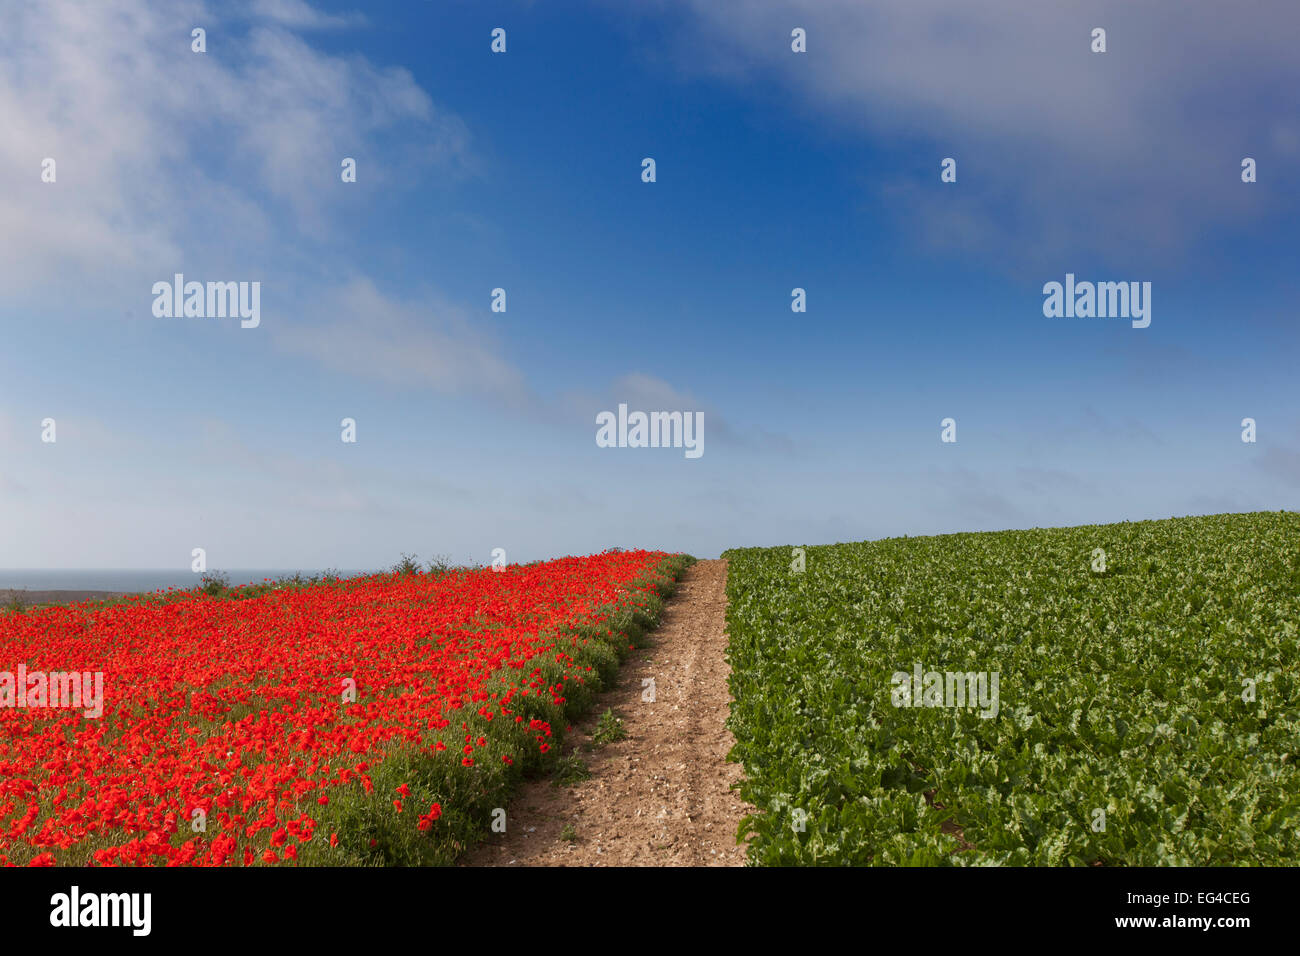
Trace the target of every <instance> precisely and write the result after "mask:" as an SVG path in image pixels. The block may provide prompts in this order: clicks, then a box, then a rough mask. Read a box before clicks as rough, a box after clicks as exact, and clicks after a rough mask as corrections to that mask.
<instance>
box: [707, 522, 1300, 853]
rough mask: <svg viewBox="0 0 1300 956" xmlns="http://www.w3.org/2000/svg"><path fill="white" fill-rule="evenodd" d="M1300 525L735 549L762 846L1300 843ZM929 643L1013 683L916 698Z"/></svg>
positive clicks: (1100, 529) (1136, 848)
mask: <svg viewBox="0 0 1300 956" xmlns="http://www.w3.org/2000/svg"><path fill="white" fill-rule="evenodd" d="M1298 541H1300V515H1297V514H1295V513H1293V512H1280V513H1256V514H1246V515H1215V516H1210V517H1200V518H1180V519H1170V520H1167V521H1146V522H1137V523H1123V524H1113V525H1095V526H1087V527H1078V528H1059V529H1047V530H1033V531H1006V532H996V533H984V534H957V535H946V536H941V537H924V538H895V539H889V540H884V541H875V542H865V543H859V544H840V545H832V546H825V547H810V548H807V552H806V555H807V556H806V570H805V571H804V572H802V573H795V572H793V571H792V569H791V562H792V550H791V548H788V547H787V548H766V549H758V548H753V549H743V550H736V551H730V552H728V553H727V555H726V557H728V558H729V559H730V565H729V577H728V584H727V593H728V598H729V602H730V603H729V607H728V611H727V621H728V628H729V633H730V650H729V657H730V661H731V666H732V675H731V690H732V694H733V696H734V697H735V703H734V704H733V706H732V712H731V718H730V721H729V725H730V727H731V728H732V730H733V732H734V733H735V735H736V738H737V743H736V747H735V749H734V751H733V757H734V758H735V759H738V760H740V761H742V762H743V764H744V768H745V777H746V779H745V782H744V783H743V785H742V790H741V792H742V795H743V796H744V797H745V799H747V800H748V801H749V802H751V803H753V804H754V805H755V806H756V807H757V809H758V812H757V813H755V814H754V815H752V816H750V817H747V818H746V820H745V821H744V823H743V824H742V827H741V836H747V837H748V838H749V839H750V840H751V842H750V848H749V853H748V857H749V860H750V862H751V863H757V864H818V863H822V864H889V865H903V864H913V865H944V864H956V865H969V864H1035V865H1058V864H1067V865H1142V866H1146V865H1166V864H1172V865H1249V864H1268V865H1278V864H1295V863H1296V862H1297V860H1300V841H1298V840H1297V836H1296V826H1297V824H1300V773H1297V769H1296V759H1297V758H1296V752H1297V749H1298V748H1300V721H1298V720H1297V716H1296V708H1295V702H1296V699H1297V691H1298V690H1300V653H1298V652H1300V633H1298V631H1297V621H1298V620H1300V563H1298V562H1297V542H1298ZM1097 549H1102V550H1104V552H1105V569H1104V571H1102V570H1100V567H1101V565H1100V562H1097V563H1096V565H1094V558H1095V556H1096V550H1097ZM1094 567H1096V570H1094ZM918 664H919V665H921V667H922V669H923V671H926V672H928V671H937V672H941V673H942V672H960V673H972V674H976V673H983V674H985V675H987V676H988V678H989V679H990V681H991V678H992V675H994V674H996V675H997V676H998V678H999V687H998V695H997V698H998V699H997V704H996V708H994V707H992V706H986V707H984V708H982V709H981V708H980V707H971V706H966V707H955V706H920V707H908V706H898V704H900V703H903V702H905V701H904V700H902V699H900V698H899V697H897V696H896V695H897V693H898V685H899V684H902V685H910V680H901V681H897V682H896V681H895V675H896V674H899V675H903V676H904V677H910V674H911V672H913V670H914V668H915V667H916V666H917V665H918ZM921 702H922V703H925V700H924V699H922V701H921ZM937 702H938V700H937V699H932V700H931V703H937ZM950 703H951V701H950ZM994 710H996V715H994ZM982 714H984V715H987V716H982Z"/></svg>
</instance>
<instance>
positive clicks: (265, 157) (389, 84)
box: [0, 0, 1300, 568]
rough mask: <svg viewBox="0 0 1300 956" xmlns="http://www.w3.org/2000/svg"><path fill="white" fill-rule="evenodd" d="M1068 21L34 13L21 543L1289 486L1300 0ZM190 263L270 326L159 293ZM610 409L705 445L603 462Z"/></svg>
mask: <svg viewBox="0 0 1300 956" xmlns="http://www.w3.org/2000/svg"><path fill="white" fill-rule="evenodd" d="M1049 7H1050V8H1049V9H1038V8H1037V6H1035V7H1026V6H1025V4H1023V3H1012V2H990V3H988V4H982V5H980V6H979V8H978V9H973V8H972V7H971V5H970V4H967V3H963V2H957V0H927V2H916V3H901V2H900V3H880V4H873V5H863V4H855V3H849V2H822V3H811V2H810V3H774V2H765V0H752V2H744V3H739V4H735V5H731V4H716V3H712V4H711V3H706V2H695V3H693V2H671V0H661V2H654V3H643V4H628V3H605V2H593V3H547V4H540V3H534V4H529V3H518V4H516V3H468V2H466V3H456V2H448V3H435V2H429V3H420V2H401V3H399V2H391V3H371V4H366V5H364V6H357V5H348V4H338V3H329V2H320V3H315V4H311V5H308V4H307V3H305V2H299V0H249V2H235V0H230V2H227V3H220V4H217V3H211V4H201V3H196V2H181V3H161V2H157V3H150V2H145V0H110V2H106V3H102V4H91V3H80V2H74V0H49V2H44V3H40V4H36V3H32V4H20V5H19V8H18V12H17V13H16V14H15V15H14V18H13V20H14V23H13V25H12V26H11V27H10V28H7V30H6V35H5V36H3V37H0V115H3V116H5V117H6V118H7V120H6V125H7V130H6V133H5V135H3V136H0V177H2V178H0V182H3V184H4V185H3V187H0V215H2V216H3V218H4V220H5V222H6V229H5V230H4V233H5V235H4V238H3V239H0V242H3V243H4V250H3V253H4V255H3V257H2V260H3V261H2V262H0V322H2V323H3V329H4V340H5V346H6V347H5V348H4V349H3V350H0V447H3V449H4V452H5V454H4V456H3V458H0V566H6V567H69V568H75V567H171V566H173V565H182V566H183V565H187V564H188V563H189V561H190V553H191V549H192V548H194V547H203V548H205V550H206V551H207V554H208V561H209V564H210V565H212V566H214V567H251V566H255V567H277V566H280V567H326V566H336V567H358V566H363V567H364V566H377V565H384V564H389V563H391V562H392V561H393V560H394V559H396V557H397V555H398V554H399V553H400V552H416V553H419V554H420V555H422V556H425V557H432V556H433V555H435V554H447V555H450V556H451V557H452V558H453V559H455V560H464V561H468V560H476V561H487V560H489V558H490V554H491V551H492V549H493V548H496V547H501V548H505V549H506V552H507V555H508V558H509V560H511V561H516V560H530V559H535V558H540V557H548V556H554V555H560V554H568V553H586V552H590V551H593V550H599V549H602V548H605V547H609V546H614V545H618V546H622V547H655V548H664V549H668V550H686V551H690V552H692V553H695V554H698V555H700V556H714V555H717V554H718V553H719V552H720V551H722V550H723V549H725V548H728V547H734V546H741V545H750V544H806V543H821V542H830V541H840V540H856V539H862V538H872V537H881V536H886V535H896V534H928V533H938V532H946V531H962V530H981V529H994V528H1007V527H1028V526H1046V525H1068V524H1078V523H1092V522H1108V521H1120V520H1130V519H1142V518H1154V517H1168V516H1171V515H1181V514H1195V513H1213V512H1220V511H1246V510H1275V509H1283V508H1285V509H1294V508H1296V507H1297V504H1298V503H1300V401H1297V389H1296V385H1295V380H1296V375H1295V367H1296V364H1297V363H1296V354H1297V346H1298V345H1300V341H1298V336H1297V331H1296V328H1297V326H1296V315H1295V305H1296V302H1297V293H1298V292H1300V280H1298V279H1297V278H1296V273H1297V270H1296V268H1295V256H1296V250H1297V242H1296V240H1297V229H1296V226H1295V213H1296V207H1297V198H1298V197H1300V186H1298V185H1297V184H1298V183H1300V111H1298V110H1297V108H1296V107H1297V105H1298V104H1297V99H1300V96H1298V95H1297V93H1296V91H1297V90H1298V89H1300V84H1297V80H1300V75H1298V74H1300V61H1297V59H1296V58H1295V56H1294V53H1293V51H1292V49H1291V47H1290V46H1289V43H1288V39H1289V38H1291V37H1294V36H1295V35H1296V28H1297V27H1298V26H1300V12H1298V11H1297V10H1296V8H1294V6H1292V5H1288V4H1285V3H1282V2H1280V0H1279V2H1272V3H1267V2H1260V3H1254V4H1246V5H1244V6H1241V7H1239V8H1234V12H1233V14H1232V16H1231V17H1228V15H1227V14H1223V15H1219V16H1214V15H1211V14H1210V13H1208V12H1206V11H1202V10H1199V9H1198V10H1196V11H1193V12H1188V11H1187V10H1186V6H1185V4H1182V3H1172V2H1160V3H1151V4H1144V5H1143V6H1142V8H1141V9H1139V10H1133V9H1130V5H1129V4H1119V3H1101V4H1097V3H1089V4H1082V3H1080V4H1071V3H1065V4H1053V5H1049ZM196 26H201V27H203V28H204V29H206V31H207V38H206V39H207V52H205V53H202V54H199V53H194V52H192V51H191V48H190V31H191V29H192V28H194V27H196ZM495 27H501V28H504V29H505V30H506V31H507V51H506V52H505V53H504V54H494V53H492V52H491V50H490V48H489V45H490V40H491V37H490V33H491V31H492V29H493V28H495ZM794 27H803V28H804V29H805V30H806V31H807V35H808V42H807V45H808V51H807V53H804V54H796V53H793V52H792V51H791V49H790V31H791V29H793V28H794ZM1094 27H1103V28H1105V29H1106V30H1107V51H1106V52H1105V53H1093V52H1091V50H1090V48H1089V47H1090V43H1091V40H1090V34H1091V31H1092V29H1093V28H1094ZM647 156H649V157H653V158H654V159H655V161H656V164H657V181H656V182H654V183H643V182H642V181H641V176H640V173H641V160H642V158H643V157H647ZM949 156H951V157H954V158H955V159H956V160H957V164H958V167H957V168H958V177H957V182H956V183H942V182H940V177H939V171H940V161H941V160H942V159H943V158H944V157H949ZM1246 156H1249V157H1253V158H1254V159H1255V160H1256V161H1257V163H1258V170H1259V172H1258V181H1257V182H1255V183H1251V184H1246V183H1243V182H1242V181H1241V176H1240V164H1241V160H1242V158H1243V157H1246ZM46 157H52V158H54V159H55V160H56V162H57V180H56V182H54V183H45V182H42V181H41V163H42V160H43V159H44V158H46ZM343 157H354V158H355V159H356V160H357V168H358V175H357V182H356V183H346V184H345V183H343V182H341V180H340V176H339V164H340V161H341V160H342V158H343ZM176 272H183V273H185V275H186V277H187V278H188V279H197V280H199V281H206V280H214V281H215V280H220V281H227V280H230V281H241V280H246V281H260V282H261V288H262V309H261V324H260V325H259V326H258V327H257V328H255V329H241V328H240V327H239V324H238V322H237V321H232V320H229V319H216V318H214V319H201V318H192V317H191V318H156V317H155V316H154V315H153V314H152V311H151V304H152V300H153V296H152V292H151V289H152V285H153V283H154V282H155V281H158V280H165V281H169V280H170V279H171V277H172V275H173V274H174V273H176ZM1067 272H1072V273H1074V274H1076V275H1077V276H1078V277H1079V278H1080V279H1081V280H1082V279H1091V280H1124V281H1129V280H1131V281H1148V282H1151V283H1152V288H1153V293H1152V322H1151V325H1150V327H1149V328H1145V329H1134V328H1132V327H1130V324H1129V322H1128V321H1126V320H1114V319H1049V318H1045V317H1044V315H1043V312H1042V303H1043V293H1042V286H1043V284H1044V283H1046V282H1049V281H1062V280H1063V279H1064V276H1065V274H1066V273H1067ZM497 287H501V288H504V289H505V290H506V294H507V303H508V307H507V311H506V312H505V313H493V312H492V311H491V310H490V308H489V305H490V293H491V290H492V289H494V288H497ZM794 287H801V288H804V289H806V290H807V301H808V311H807V312H806V313H805V314H795V313H792V312H791V309H790V301H791V298H790V297H791V290H792V289H793V288H794ZM620 402H626V403H628V404H629V405H630V406H631V407H632V408H634V409H636V408H641V409H644V410H647V411H649V410H683V411H685V410H700V411H703V412H704V413H705V453H704V455H703V456H702V457H701V458H699V459H695V460H690V459H687V458H685V456H684V455H683V454H682V452H681V450H679V449H638V448H617V449H614V448H600V447H597V445H596V442H595V431H596V428H595V416H596V414H597V413H598V412H600V411H603V410H613V409H615V408H616V407H617V405H618V403H620ZM1248 416H1249V417H1252V418H1254V419H1255V420H1256V422H1257V427H1258V440H1257V442H1256V443H1254V444H1246V443H1243V442H1242V441H1241V426H1240V422H1241V420H1242V419H1243V418H1244V417H1248ZM47 417H51V418H54V419H55V421H56V423H57V426H56V427H57V441H56V442H54V443H52V444H51V443H45V442H42V441H41V431H42V428H41V422H42V420H43V419H45V418H47ZM344 417H351V418H354V419H355V420H356V422H357V433H358V441H357V442H356V443H355V444H345V443H343V442H341V441H340V427H339V422H340V420H341V419H342V418H344ZM946 417H952V418H954V419H956V421H957V442H956V443H954V444H944V443H941V442H940V421H941V420H942V419H943V418H946Z"/></svg>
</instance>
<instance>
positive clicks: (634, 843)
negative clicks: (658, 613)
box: [463, 561, 748, 866]
mask: <svg viewBox="0 0 1300 956" xmlns="http://www.w3.org/2000/svg"><path fill="white" fill-rule="evenodd" d="M726 586H727V563H726V562H725V561H700V562H698V563H697V564H695V565H693V566H692V567H691V568H690V569H689V570H688V571H687V572H686V575H685V577H684V578H683V579H682V583H681V586H680V588H679V590H678V592H677V594H676V595H675V596H674V597H673V598H672V600H671V601H669V604H668V607H667V609H666V610H665V612H664V616H663V620H662V621H661V622H660V624H659V627H658V628H657V629H656V630H655V632H654V634H653V635H651V638H650V646H649V647H648V648H646V649H644V650H638V651H635V652H634V653H633V654H631V655H630V656H629V657H628V658H627V659H626V660H625V661H624V662H623V666H622V668H621V669H620V671H619V677H618V682H617V683H616V684H615V685H614V687H612V688H611V689H610V690H609V691H608V692H607V693H605V694H602V695H601V698H600V700H599V701H598V702H597V704H596V706H595V707H594V708H593V709H592V711H591V713H590V714H589V715H588V717H586V718H585V719H584V720H583V721H582V722H581V723H580V724H579V725H577V726H575V727H574V729H573V732H572V733H571V734H570V735H569V737H568V741H567V743H566V745H565V746H566V752H567V751H568V750H571V749H573V747H574V746H575V745H576V746H577V752H578V754H579V755H580V756H581V757H582V758H583V760H585V761H586V764H587V766H588V768H589V769H590V771H591V778H590V779H588V780H585V781H582V782H581V783H577V784H575V785H573V786H568V787H557V786H555V785H554V784H553V783H552V782H551V781H550V780H534V781H529V782H528V783H526V784H525V785H524V787H523V789H522V790H521V791H520V792H519V794H518V795H517V796H516V798H515V800H514V801H513V802H512V803H511V805H510V807H509V808H508V810H507V816H506V819H507V827H506V832H505V833H503V834H491V835H490V836H488V838H487V839H486V840H484V842H483V843H482V844H481V845H479V846H478V847H477V848H475V849H474V850H473V851H471V852H470V853H469V854H467V856H466V857H465V859H464V861H463V862H464V863H466V864H468V865H471V866H528V865H532V866H739V865H740V864H742V863H743V862H744V859H745V848H744V847H743V846H737V845H736V825H737V824H738V823H739V822H740V818H741V817H742V816H744V815H745V813H746V812H747V810H748V808H747V807H746V805H745V804H744V803H742V802H741V800H740V798H739V797H738V796H737V795H736V793H735V792H734V791H732V790H731V789H730V786H731V784H732V783H733V782H735V781H736V780H737V779H738V778H739V777H740V766H739V765H738V764H734V763H727V761H726V756H727V751H728V750H730V749H731V746H732V744H733V743H734V739H733V738H732V736H731V733H730V732H729V731H728V730H727V729H726V728H725V727H724V726H723V722H724V721H725V720H726V719H727V709H728V706H729V704H730V702H731V697H730V694H729V693H728V690H727V675H728V673H729V671H730V669H729V668H728V666H727V663H726V660H725V659H724V657H723V654H724V652H725V651H726V647H727V638H726V617H725V615H726V609H727V597H726ZM645 678H651V679H653V680H654V697H655V699H654V701H653V702H650V701H647V700H644V699H643V696H646V695H648V691H649V688H648V687H646V686H644V685H643V683H642V681H643V679H645ZM606 708H612V709H613V711H614V713H615V714H616V715H617V716H619V717H620V718H622V721H623V726H624V728H625V729H626V731H627V737H626V738H625V739H623V740H618V741H614V742H611V743H605V744H602V745H600V746H595V747H592V745H591V733H592V731H593V729H594V728H595V725H596V721H597V718H598V717H599V715H600V714H602V713H604V711H605V709H606ZM588 748H591V749H588ZM566 827H568V828H571V829H570V830H569V832H568V833H565V832H564V831H565V830H566ZM570 835H575V838H574V839H573V840H572V841H570V840H569V839H568V837H569V836H570Z"/></svg>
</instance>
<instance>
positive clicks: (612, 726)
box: [591, 708, 627, 747]
mask: <svg viewBox="0 0 1300 956" xmlns="http://www.w3.org/2000/svg"><path fill="white" fill-rule="evenodd" d="M626 736H627V728H626V727H624V726H623V718H622V717H619V716H617V715H616V714H615V713H614V711H612V710H609V709H608V708H607V709H606V710H605V712H604V713H603V714H601V715H600V718H599V719H598V720H597V721H596V729H595V730H594V731H593V732H592V735H591V742H592V744H593V745H595V746H597V747H599V746H602V745H603V744H608V743H613V742H614V741H615V740H622V739H623V738H625V737H626Z"/></svg>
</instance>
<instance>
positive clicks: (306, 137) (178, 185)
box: [0, 0, 468, 304]
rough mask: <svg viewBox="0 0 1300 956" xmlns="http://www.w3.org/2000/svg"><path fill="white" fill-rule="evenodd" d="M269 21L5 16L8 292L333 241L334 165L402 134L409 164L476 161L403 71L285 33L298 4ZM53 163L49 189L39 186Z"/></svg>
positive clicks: (194, 9) (186, 10)
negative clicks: (203, 45)
mask: <svg viewBox="0 0 1300 956" xmlns="http://www.w3.org/2000/svg"><path fill="white" fill-rule="evenodd" d="M262 7H263V8H264V9H263V10H262V12H263V13H269V14H271V15H272V19H271V20H270V21H267V20H266V19H265V18H261V19H255V20H253V21H252V23H251V24H250V23H249V22H248V21H247V20H234V21H228V20H225V19H223V17H222V10H221V8H220V7H215V8H209V7H207V6H205V5H204V4H202V3H199V2H196V0H180V2H167V3H162V2H150V0H105V2H83V0H43V2H41V3H21V4H14V5H11V6H10V7H9V8H7V9H6V12H5V28H4V31H3V32H2V33H0V115H3V116H4V117H5V127H6V128H5V133H4V135H3V136H2V137H0V178H3V181H4V182H5V184H6V188H5V189H4V190H3V191H0V215H2V216H3V218H4V222H5V226H6V228H5V229H4V231H3V233H0V286H3V288H4V289H5V290H6V294H7V295H8V296H10V297H13V296H16V295H18V294H21V293H22V292H24V291H26V292H32V291H33V290H39V289H41V288H42V287H43V286H44V285H45V284H46V283H48V282H50V281H51V280H53V279H64V278H66V277H67V276H68V275H69V274H73V275H76V276H79V277H82V278H83V281H85V282H86V283H87V284H89V283H90V282H92V281H94V280H96V279H98V278H101V277H109V278H114V277H119V276H121V274H122V273H123V271H127V272H130V273H131V274H132V280H133V281H135V279H136V276H137V274H142V275H154V276H155V277H156V276H157V275H164V274H167V273H168V272H169V271H171V268H172V266H173V265H175V264H177V263H178V262H179V260H180V258H181V257H182V256H185V257H187V258H188V259H189V261H190V262H191V263H192V262H193V261H194V260H195V259H196V258H199V257H210V258H228V259H232V258H239V257H240V256H241V255H242V256H243V258H244V260H245V261H247V262H255V263H262V262H265V261H266V253H267V250H273V249H275V248H276V247H277V244H278V243H277V240H279V239H283V238H284V237H285V236H289V237H291V238H298V237H299V236H300V234H301V233H303V232H306V233H307V234H308V236H309V237H311V238H313V239H316V240H323V239H326V238H328V237H329V234H330V230H329V229H328V228H327V226H328V204H327V202H326V201H325V200H326V197H327V196H329V195H330V193H329V192H328V191H327V190H329V189H330V187H336V186H337V184H338V182H339V163H340V161H341V159H342V157H344V156H353V157H358V156H367V155H369V154H372V153H374V152H377V149H376V144H377V143H378V142H380V141H381V140H382V138H383V137H384V136H385V135H387V134H389V133H391V132H394V131H397V130H400V131H401V133H402V135H403V137H404V143H403V147H404V155H406V156H408V157H411V158H412V159H413V160H414V161H424V160H425V159H427V158H428V157H438V158H440V159H441V160H442V161H445V162H447V163H449V164H451V165H455V164H456V163H457V162H458V161H459V157H463V156H465V155H466V152H467V150H468V145H467V143H468V136H467V134H466V131H465V128H464V125H463V124H462V123H461V122H460V121H459V120H458V119H457V118H456V117H454V116H451V115H449V114H447V113H445V112H443V111H441V110H439V109H438V108H436V107H435V105H434V103H433V101H432V99H431V98H430V97H429V95H428V94H427V93H425V92H424V91H423V90H422V89H421V88H420V87H419V86H418V85H417V84H416V82H415V81H414V79H413V78H412V76H411V75H410V73H409V72H407V71H406V70H402V69H396V68H380V67H377V66H374V65H372V64H371V63H369V62H368V61H367V60H365V59H364V58H361V57H355V56H354V57H344V56H335V55H329V54H325V53H323V52H321V51H319V50H316V49H314V48H313V47H311V46H310V45H308V44H307V43H306V42H304V41H303V40H302V39H301V38H300V37H298V36H296V35H294V34H293V33H292V32H290V31H289V30H288V29H286V27H285V24H291V23H294V22H295V21H301V20H304V19H305V18H307V13H306V12H305V11H309V10H310V8H308V7H306V5H305V4H302V3H299V2H295V3H291V4H290V3H280V4H269V5H268V4H263V5H262ZM195 25H202V26H203V27H204V28H205V29H206V30H207V31H208V35H207V49H208V52H207V53H204V54H199V53H194V52H192V51H191V49H190V42H191V41H190V31H191V29H192V28H193V27H194V26H195ZM397 152H403V151H401V150H397ZM46 157H51V158H53V159H54V160H55V161H56V163H57V170H58V181H57V183H55V184H48V183H43V182H41V180H40V174H41V163H42V160H43V159H44V158H46ZM364 169H365V174H366V176H367V177H368V179H369V180H370V181H372V182H373V181H375V180H376V179H382V177H383V176H384V174H385V170H384V168H383V167H382V164H380V163H379V162H372V163H370V164H369V165H368V166H366V167H364ZM334 194H335V195H337V189H335V190H334ZM0 304H4V303H3V302H0Z"/></svg>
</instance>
